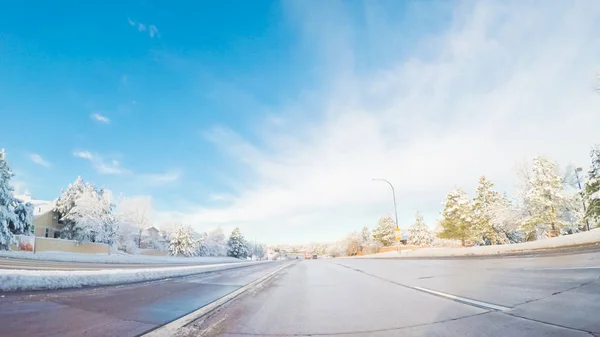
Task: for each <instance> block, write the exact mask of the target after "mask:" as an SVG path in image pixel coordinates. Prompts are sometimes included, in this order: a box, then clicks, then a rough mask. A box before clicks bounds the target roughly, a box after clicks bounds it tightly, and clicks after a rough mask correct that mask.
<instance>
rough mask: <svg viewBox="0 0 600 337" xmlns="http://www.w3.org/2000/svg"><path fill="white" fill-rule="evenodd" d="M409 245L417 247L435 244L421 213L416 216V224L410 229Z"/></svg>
mask: <svg viewBox="0 0 600 337" xmlns="http://www.w3.org/2000/svg"><path fill="white" fill-rule="evenodd" d="M408 243H409V244H411V245H416V246H430V245H431V244H432V243H433V233H431V231H430V230H429V227H427V225H426V224H425V221H423V216H422V215H421V214H420V213H419V212H417V214H416V215H415V223H414V224H413V225H412V226H410V227H409V228H408Z"/></svg>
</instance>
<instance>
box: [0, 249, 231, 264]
mask: <svg viewBox="0 0 600 337" xmlns="http://www.w3.org/2000/svg"><path fill="white" fill-rule="evenodd" d="M0 257H12V258H18V259H30V260H47V261H61V262H92V263H123V264H152V263H157V264H169V263H172V264H207V263H210V264H212V263H227V262H240V259H236V258H234V257H228V256H197V257H178V256H151V255H129V254H124V253H115V254H111V255H107V254H82V253H68V252H38V253H36V254H33V253H32V252H27V251H0Z"/></svg>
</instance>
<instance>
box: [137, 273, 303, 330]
mask: <svg viewBox="0 0 600 337" xmlns="http://www.w3.org/2000/svg"><path fill="white" fill-rule="evenodd" d="M292 264H293V263H287V264H286V265H285V266H282V267H281V268H277V269H276V270H275V271H273V272H271V273H269V274H267V275H265V276H263V277H261V278H259V279H257V280H254V281H252V282H250V283H248V284H247V285H245V286H243V287H241V288H239V289H238V290H235V291H233V292H231V293H229V294H228V295H225V296H223V297H221V298H219V299H218V300H216V301H214V302H212V303H210V304H208V305H205V306H204V307H202V308H200V309H198V310H196V311H193V312H191V313H189V314H187V315H185V316H183V317H181V318H178V319H176V320H174V321H172V322H170V323H167V324H165V325H163V326H161V327H159V328H157V329H155V330H152V331H150V332H148V333H147V334H144V335H142V336H143V337H167V336H174V335H175V333H176V332H177V330H178V329H179V328H181V327H184V326H186V325H187V324H189V323H191V322H193V321H195V320H197V319H198V318H200V317H202V316H204V315H206V314H208V313H209V312H211V311H213V310H215V309H217V308H218V307H220V306H222V305H223V304H225V303H227V302H229V301H230V300H232V299H234V298H235V297H237V296H239V295H241V294H242V293H244V292H246V291H248V290H250V289H252V288H253V287H255V286H257V285H259V284H261V283H262V282H264V281H266V280H268V279H270V278H271V277H273V276H274V275H275V274H277V273H278V272H279V271H281V270H282V269H284V268H287V267H289V266H291V265H292Z"/></svg>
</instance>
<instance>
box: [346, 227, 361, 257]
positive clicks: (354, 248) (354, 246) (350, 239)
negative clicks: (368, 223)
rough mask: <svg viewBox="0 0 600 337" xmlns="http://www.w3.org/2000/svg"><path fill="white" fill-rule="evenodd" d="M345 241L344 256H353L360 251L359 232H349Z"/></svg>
mask: <svg viewBox="0 0 600 337" xmlns="http://www.w3.org/2000/svg"><path fill="white" fill-rule="evenodd" d="M344 241H345V246H346V256H355V255H357V254H358V252H359V251H360V248H361V247H360V242H361V233H357V232H352V233H350V234H349V235H348V236H347V237H346V240H344Z"/></svg>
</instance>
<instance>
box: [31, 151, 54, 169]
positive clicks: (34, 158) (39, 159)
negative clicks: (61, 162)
mask: <svg viewBox="0 0 600 337" xmlns="http://www.w3.org/2000/svg"><path fill="white" fill-rule="evenodd" d="M29 159H30V160H31V161H32V162H34V163H36V164H38V165H40V166H43V167H50V166H51V165H50V163H49V162H47V161H46V160H45V159H44V158H42V156H40V155H39V154H37V153H31V154H29Z"/></svg>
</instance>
